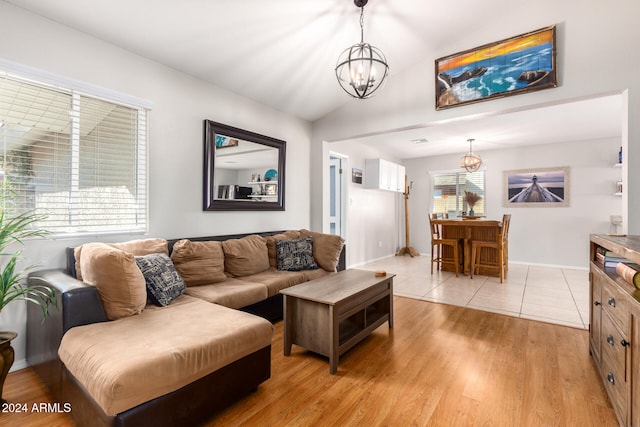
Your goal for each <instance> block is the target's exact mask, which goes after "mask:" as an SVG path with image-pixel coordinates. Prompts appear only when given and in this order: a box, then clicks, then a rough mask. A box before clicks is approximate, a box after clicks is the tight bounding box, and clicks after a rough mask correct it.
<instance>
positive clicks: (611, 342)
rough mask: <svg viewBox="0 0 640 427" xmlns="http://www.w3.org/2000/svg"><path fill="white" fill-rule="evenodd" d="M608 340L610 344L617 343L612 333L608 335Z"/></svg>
mask: <svg viewBox="0 0 640 427" xmlns="http://www.w3.org/2000/svg"><path fill="white" fill-rule="evenodd" d="M607 342H608V343H609V344H610V345H615V341H614V340H613V336H612V335H609V336H608V337H607Z"/></svg>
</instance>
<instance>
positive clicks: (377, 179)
mask: <svg viewBox="0 0 640 427" xmlns="http://www.w3.org/2000/svg"><path fill="white" fill-rule="evenodd" d="M404 175H405V167H404V166H402V165H398V164H396V163H393V162H390V161H388V160H384V159H366V160H365V188H370V189H377V190H389V191H397V192H400V193H402V192H404Z"/></svg>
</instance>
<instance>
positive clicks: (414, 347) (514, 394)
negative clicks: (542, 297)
mask: <svg viewBox="0 0 640 427" xmlns="http://www.w3.org/2000/svg"><path fill="white" fill-rule="evenodd" d="M394 301H395V327H394V328H393V329H392V330H389V328H388V327H387V325H386V324H385V325H384V326H382V327H380V328H379V329H378V330H377V331H375V332H374V333H373V334H372V335H371V336H370V337H369V338H368V339H367V340H365V341H364V342H362V343H360V344H359V345H358V346H356V347H354V348H353V349H352V350H350V351H349V352H348V353H347V354H345V355H344V356H343V357H342V359H341V362H340V365H339V368H338V373H337V374H336V375H330V374H329V365H328V361H327V360H326V359H325V358H323V357H320V356H316V355H313V354H311V353H309V352H306V351H305V350H303V349H301V348H300V347H296V346H294V348H293V351H292V355H291V356H289V357H284V356H283V354H282V331H283V325H282V322H279V323H277V324H276V332H275V335H274V339H273V347H272V373H271V379H269V380H268V381H266V382H265V383H263V384H262V385H260V387H259V388H258V391H257V392H255V393H253V394H251V395H249V396H248V397H246V398H245V399H243V400H242V401H240V402H238V403H236V404H235V405H233V406H231V407H230V408H228V409H227V410H226V411H224V412H222V413H220V414H218V415H217V416H215V417H214V418H212V420H211V421H210V422H209V423H208V424H207V426H214V425H215V426H219V425H223V426H227V425H229V426H231V425H233V426H236V425H248V426H285V425H288V426H334V425H340V426H356V425H358V426H362V425H365V426H408V425H420V426H422V425H425V426H426V425H431V426H509V427H511V426H581V427H582V426H598V427H601V426H616V425H617V422H616V419H615V415H614V413H613V409H612V408H611V405H610V404H609V401H608V399H607V397H606V393H605V391H604V388H603V386H602V383H601V381H600V379H599V378H598V375H597V373H596V370H595V368H594V365H593V362H592V360H591V358H590V356H589V350H588V332H587V331H584V330H579V329H574V328H569V327H564V326H557V325H552V324H548V323H541V322H536V321H532V320H526V319H520V318H514V317H509V316H503V315H499V314H492V313H487V312H482V311H476V310H472V309H468V308H462V307H455V306H449V305H444V304H435V303H430V302H426V301H417V300H413V299H408V298H402V297H396V298H395V300H394ZM4 396H5V398H7V399H8V400H9V401H10V402H14V403H20V402H26V403H28V404H29V405H31V403H33V402H42V401H46V399H47V394H46V391H45V390H44V388H43V386H42V385H41V383H40V382H39V381H38V380H37V378H36V377H35V375H34V374H33V371H31V370H30V369H24V370H22V371H18V372H14V373H11V374H10V375H9V378H8V379H7V383H6V385H5V393H4ZM0 425H2V426H14V425H15V426H64V425H70V422H69V421H68V418H67V417H66V415H61V414H42V413H30V414H0ZM83 427H84V426H83Z"/></svg>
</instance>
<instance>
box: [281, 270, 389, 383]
mask: <svg viewBox="0 0 640 427" xmlns="http://www.w3.org/2000/svg"><path fill="white" fill-rule="evenodd" d="M394 276H395V274H387V275H386V276H384V277H376V276H375V274H374V272H373V271H366V270H344V271H341V272H339V273H336V274H332V275H329V276H325V277H322V278H320V279H315V280H312V281H310V282H307V283H303V284H301V285H297V286H292V287H290V288H287V289H283V290H281V291H280V293H281V294H283V295H284V355H285V356H289V355H290V354H291V346H292V344H296V345H299V346H301V347H304V348H306V349H307V350H310V351H313V352H315V353H318V354H321V355H323V356H327V357H328V358H329V372H331V373H332V374H335V373H336V371H337V370H338V359H339V357H340V356H341V355H342V354H344V353H345V352H346V351H347V350H349V349H351V348H352V347H353V346H354V345H356V344H357V343H359V342H360V341H362V340H363V339H364V338H366V337H367V336H368V335H369V334H370V333H371V332H373V331H374V330H375V329H377V328H378V327H379V326H381V325H382V324H384V323H385V322H389V328H393V278H394Z"/></svg>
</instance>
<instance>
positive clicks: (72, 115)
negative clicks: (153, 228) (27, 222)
mask: <svg viewBox="0 0 640 427" xmlns="http://www.w3.org/2000/svg"><path fill="white" fill-rule="evenodd" d="M146 116H147V111H146V110H145V109H144V108H142V107H140V108H136V107H132V106H126V105H120V104H117V103H113V102H109V101H106V100H103V99H98V98H94V97H91V96H88V95H86V94H80V93H77V92H76V91H74V90H68V91H67V90H65V89H61V88H58V87H51V86H47V85H44V84H39V83H35V82H33V81H27V80H19V79H16V78H13V77H7V76H2V75H0V149H1V150H2V152H0V180H1V182H2V187H1V188H0V191H1V194H0V196H1V197H2V206H1V208H2V210H3V211H4V212H5V214H6V215H9V216H14V215H16V214H19V213H21V212H24V211H35V213H37V214H40V215H42V217H43V220H42V221H39V222H38V223H37V224H36V226H37V227H38V228H39V229H43V230H47V231H49V232H51V233H53V234H54V235H59V234H85V233H102V232H140V231H146V229H147V182H146V181H147V171H146V164H147V162H146V139H147V135H146V129H147V123H146Z"/></svg>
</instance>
